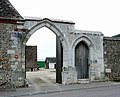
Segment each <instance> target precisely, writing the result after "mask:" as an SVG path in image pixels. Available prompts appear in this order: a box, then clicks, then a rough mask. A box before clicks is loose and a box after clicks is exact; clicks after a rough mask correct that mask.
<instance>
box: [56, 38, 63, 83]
mask: <svg viewBox="0 0 120 97" xmlns="http://www.w3.org/2000/svg"><path fill="white" fill-rule="evenodd" d="M62 67H63V47H62V44H61V43H60V40H59V39H58V38H57V37H56V82H57V83H59V84H61V83H62Z"/></svg>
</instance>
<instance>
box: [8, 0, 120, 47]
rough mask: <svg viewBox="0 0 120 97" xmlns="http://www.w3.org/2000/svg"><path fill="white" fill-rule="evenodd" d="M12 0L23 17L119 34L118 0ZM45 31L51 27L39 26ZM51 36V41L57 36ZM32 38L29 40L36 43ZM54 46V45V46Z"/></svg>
mask: <svg viewBox="0 0 120 97" xmlns="http://www.w3.org/2000/svg"><path fill="white" fill-rule="evenodd" d="M9 1H10V2H11V3H12V5H13V6H14V7H15V8H16V10H17V11H18V12H19V13H20V14H21V15H22V16H28V17H40V18H54V19H61V20H71V21H73V22H74V23H75V29H79V30H89V31H101V32H102V33H103V34H104V36H114V35H117V34H119V33H120V2H119V0H9ZM43 30H44V31H43ZM45 30H47V31H48V32H49V30H48V29H42V30H41V29H40V32H42V31H43V32H42V33H44V32H46V31H45ZM38 31H39V30H38ZM36 33H37V32H36ZM52 34H53V33H52ZM36 35H38V34H36ZM32 37H33V36H31V37H30V38H32ZM50 37H51V40H54V38H55V37H54V35H53V36H51V35H50ZM33 39H34V38H33ZM33 39H31V42H30V43H32V42H33ZM39 39H40V38H39ZM29 40H30V39H29ZM40 41H41V40H40ZM48 42H49V41H48ZM48 42H47V43H48ZM33 44H34V43H33ZM53 44H55V43H52V45H53ZM52 45H51V47H53V46H52ZM45 48H46V47H45Z"/></svg>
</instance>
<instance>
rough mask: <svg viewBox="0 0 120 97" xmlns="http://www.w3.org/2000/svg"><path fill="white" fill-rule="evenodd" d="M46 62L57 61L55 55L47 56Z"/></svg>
mask: <svg viewBox="0 0 120 97" xmlns="http://www.w3.org/2000/svg"><path fill="white" fill-rule="evenodd" d="M45 63H56V58H55V57H46V59H45Z"/></svg>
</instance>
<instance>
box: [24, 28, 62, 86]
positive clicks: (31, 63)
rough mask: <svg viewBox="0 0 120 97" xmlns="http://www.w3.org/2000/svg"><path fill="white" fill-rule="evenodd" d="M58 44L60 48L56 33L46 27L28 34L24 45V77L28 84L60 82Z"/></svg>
mask: <svg viewBox="0 0 120 97" xmlns="http://www.w3.org/2000/svg"><path fill="white" fill-rule="evenodd" d="M59 45H60V46H59ZM58 46H59V47H60V48H62V45H61V43H60V41H59V39H58V38H57V35H55V34H54V33H53V32H52V31H51V30H50V29H48V28H47V27H43V28H41V29H39V30H37V31H36V32H35V33H33V34H32V36H30V38H29V40H28V41H27V43H26V47H25V64H26V79H27V80H28V82H30V84H38V85H47V84H49V85H51V84H55V83H56V82H57V83H61V80H62V79H61V78H62V77H61V70H60V69H59V68H60V67H59V64H60V66H62V65H61V64H62V62H61V63H58V61H59V60H60V59H58V57H57V56H59V53H60V54H61V53H62V50H61V49H60V50H61V52H60V50H59V51H58ZM61 56H62V55H61ZM59 57H60V56H59ZM60 61H62V60H60ZM61 68H62V67H61Z"/></svg>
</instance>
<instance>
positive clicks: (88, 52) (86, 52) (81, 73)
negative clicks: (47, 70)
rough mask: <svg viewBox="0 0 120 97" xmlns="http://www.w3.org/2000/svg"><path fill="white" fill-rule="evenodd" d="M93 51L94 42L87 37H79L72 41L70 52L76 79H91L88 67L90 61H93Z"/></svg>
mask: <svg viewBox="0 0 120 97" xmlns="http://www.w3.org/2000/svg"><path fill="white" fill-rule="evenodd" d="M94 49H95V46H94V42H93V41H92V39H90V38H89V37H87V36H80V37H77V38H76V39H75V40H74V42H73V45H72V50H73V63H74V66H75V67H76V71H77V79H91V75H90V72H91V71H90V70H89V69H90V67H89V66H90V65H91V62H90V61H91V60H93V58H92V54H93V50H94ZM76 54H77V55H76Z"/></svg>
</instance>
